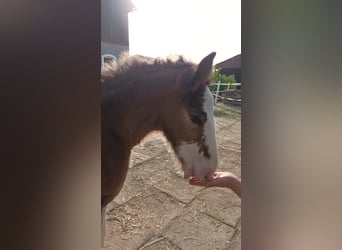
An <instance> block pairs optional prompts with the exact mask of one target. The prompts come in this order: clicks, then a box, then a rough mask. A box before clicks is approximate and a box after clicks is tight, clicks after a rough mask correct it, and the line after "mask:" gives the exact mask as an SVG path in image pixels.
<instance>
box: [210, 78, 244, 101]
mask: <svg viewBox="0 0 342 250" xmlns="http://www.w3.org/2000/svg"><path fill="white" fill-rule="evenodd" d="M210 86H217V87H216V89H214V90H213V89H212V90H211V92H212V94H213V96H214V104H215V105H216V103H217V102H218V101H219V100H226V101H228V102H232V103H235V104H241V91H239V93H236V92H237V90H236V89H237V88H236V87H241V83H230V82H229V83H221V82H217V83H212V84H210ZM222 86H224V87H225V86H227V87H226V88H225V89H223V90H220V89H222V88H221V87H222ZM232 87H234V89H232ZM234 92H235V94H237V95H235V96H231V94H232V93H234Z"/></svg>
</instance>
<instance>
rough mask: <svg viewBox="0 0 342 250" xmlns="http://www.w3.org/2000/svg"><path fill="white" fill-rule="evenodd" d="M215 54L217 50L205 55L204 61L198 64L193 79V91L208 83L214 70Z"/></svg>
mask: <svg viewBox="0 0 342 250" xmlns="http://www.w3.org/2000/svg"><path fill="white" fill-rule="evenodd" d="M215 56H216V52H212V53H210V54H209V55H207V56H206V57H204V58H203V59H202V61H201V62H200V63H199V64H198V66H197V69H196V73H195V75H194V77H193V80H192V86H191V90H192V91H194V90H196V89H198V88H199V87H201V86H203V85H206V84H207V83H208V80H209V78H210V75H211V72H212V67H213V60H214V57H215Z"/></svg>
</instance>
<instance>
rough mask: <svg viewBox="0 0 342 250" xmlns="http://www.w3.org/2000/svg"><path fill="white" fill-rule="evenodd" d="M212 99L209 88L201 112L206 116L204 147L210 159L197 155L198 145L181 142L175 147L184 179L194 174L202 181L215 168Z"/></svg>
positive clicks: (215, 147) (215, 153) (215, 148)
mask: <svg viewBox="0 0 342 250" xmlns="http://www.w3.org/2000/svg"><path fill="white" fill-rule="evenodd" d="M213 104H214V101H213V97H212V95H211V92H210V90H209V88H206V90H205V93H204V102H203V111H204V112H206V114H207V120H206V122H205V124H204V135H205V141H204V144H205V146H208V151H209V154H210V158H209V159H208V158H206V157H205V156H204V155H203V153H199V150H200V146H199V145H198V143H197V142H196V143H187V142H182V143H181V145H180V146H178V147H177V150H176V152H177V153H178V156H179V157H181V158H182V159H183V162H184V165H183V171H184V178H188V177H190V176H192V175H193V174H195V176H196V178H197V179H199V180H203V179H204V178H205V176H206V175H207V174H208V173H213V172H214V171H215V170H216V168H217V162H218V157H217V145H216V134H215V121H214V111H213Z"/></svg>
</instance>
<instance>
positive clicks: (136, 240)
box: [106, 189, 184, 249]
mask: <svg viewBox="0 0 342 250" xmlns="http://www.w3.org/2000/svg"><path fill="white" fill-rule="evenodd" d="M182 213H184V205H183V204H181V203H179V202H178V201H175V200H173V199H172V198H171V197H169V196H167V195H166V194H163V193H161V192H160V191H158V190H155V189H150V190H149V191H148V192H147V193H145V194H144V195H142V196H139V197H135V198H133V199H131V200H130V201H128V202H126V203H124V204H123V205H121V206H118V207H115V208H114V209H113V210H111V211H110V212H108V215H107V232H108V233H107V241H106V242H107V243H108V249H112V248H111V247H113V249H120V248H122V249H136V248H138V247H139V246H141V245H142V244H143V243H144V242H146V241H147V240H149V239H150V238H151V237H152V236H154V235H155V234H156V233H158V232H159V231H161V230H162V229H164V228H165V227H166V226H167V225H168V224H169V223H170V221H171V220H172V219H173V218H175V217H176V216H178V215H179V214H182Z"/></svg>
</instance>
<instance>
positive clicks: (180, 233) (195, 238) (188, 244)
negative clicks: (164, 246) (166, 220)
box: [162, 213, 234, 250]
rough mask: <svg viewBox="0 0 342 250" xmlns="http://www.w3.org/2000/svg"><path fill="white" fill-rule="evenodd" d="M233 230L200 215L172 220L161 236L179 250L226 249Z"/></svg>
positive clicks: (182, 216) (189, 215)
mask: <svg viewBox="0 0 342 250" xmlns="http://www.w3.org/2000/svg"><path fill="white" fill-rule="evenodd" d="M233 233H234V229H233V228H231V227H230V226H227V225H226V224H224V223H222V222H220V221H217V220H215V219H213V218H211V217H209V216H208V215H205V214H202V213H192V214H189V213H188V214H185V215H181V216H179V217H177V218H176V219H174V220H173V221H172V223H171V225H170V227H169V228H167V229H166V230H165V231H164V232H163V233H162V234H163V235H164V236H166V237H168V238H169V239H170V240H171V241H172V242H173V243H175V244H176V245H177V246H179V247H180V248H181V249H183V250H185V249H198V250H201V249H203V250H204V249H205V250H207V249H227V246H228V244H229V239H230V238H231V237H232V235H233Z"/></svg>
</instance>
